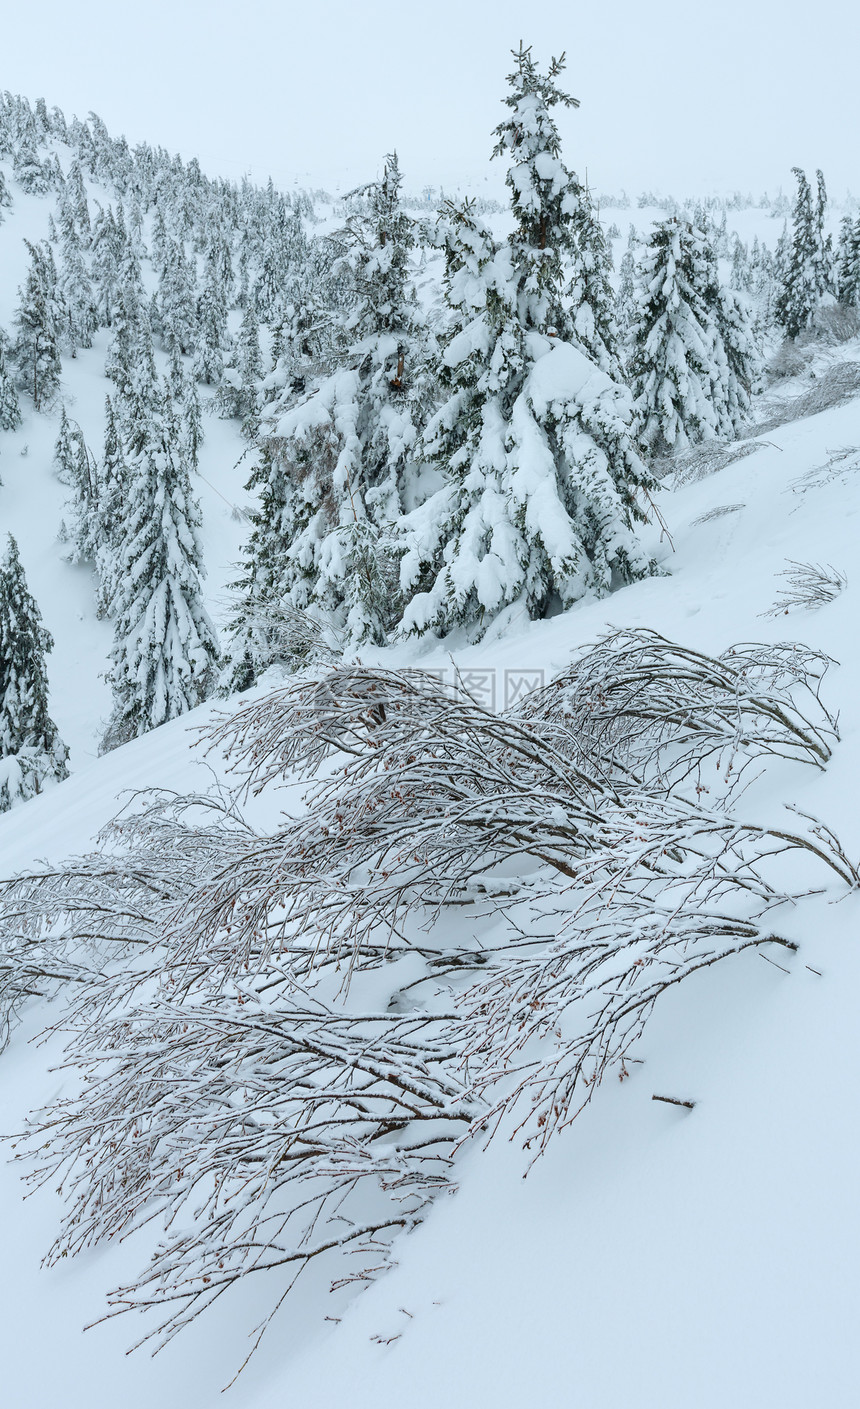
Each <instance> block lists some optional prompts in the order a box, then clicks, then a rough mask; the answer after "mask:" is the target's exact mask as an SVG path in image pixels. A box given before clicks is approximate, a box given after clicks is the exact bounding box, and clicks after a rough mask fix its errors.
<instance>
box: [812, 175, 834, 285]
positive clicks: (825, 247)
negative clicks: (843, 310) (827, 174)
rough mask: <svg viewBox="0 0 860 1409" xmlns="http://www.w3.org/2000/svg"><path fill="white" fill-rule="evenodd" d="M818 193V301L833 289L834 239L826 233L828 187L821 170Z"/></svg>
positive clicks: (816, 207)
mask: <svg viewBox="0 0 860 1409" xmlns="http://www.w3.org/2000/svg"><path fill="white" fill-rule="evenodd" d="M815 183H816V193H815V254H814V258H813V268H814V271H815V291H816V294H817V295H818V300H819V302H821V300H822V299H823V298H824V297H825V295H826V294H828V293H831V292H832V289H833V239H832V237H831V236H830V235H826V234H825V233H824V224H825V220H826V217H827V187H826V185H825V184H824V172H823V171H821V170H820V169H819V170H818V171H816V173H815Z"/></svg>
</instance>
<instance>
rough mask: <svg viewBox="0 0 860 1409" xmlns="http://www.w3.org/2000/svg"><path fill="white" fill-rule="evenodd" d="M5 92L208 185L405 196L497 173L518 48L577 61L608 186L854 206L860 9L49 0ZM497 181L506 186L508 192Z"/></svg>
mask: <svg viewBox="0 0 860 1409" xmlns="http://www.w3.org/2000/svg"><path fill="white" fill-rule="evenodd" d="M4 10H5V13H4V17H3V26H2V30H3V33H2V48H1V49H0V84H2V85H3V86H4V87H7V88H9V89H10V90H11V91H13V92H20V93H24V94H26V95H27V97H29V98H31V99H33V98H36V97H39V96H44V97H45V98H46V99H47V101H48V104H49V106H51V105H53V104H55V103H56V104H58V105H59V106H60V107H62V108H63V110H64V111H65V112H66V115H67V116H71V114H72V113H73V112H77V113H78V115H79V116H81V117H83V116H85V115H86V113H87V112H88V111H89V110H90V109H93V110H95V111H96V112H98V113H99V114H100V115H101V116H102V117H103V118H104V120H105V121H106V122H107V124H108V127H109V128H110V129H111V131H113V132H116V133H120V132H125V134H126V135H127V136H128V138H129V140H130V141H132V142H136V141H148V142H151V143H153V144H160V145H163V146H166V147H168V148H169V149H170V150H171V151H177V150H178V151H180V152H182V154H183V155H184V156H186V157H190V156H193V155H198V156H199V157H200V159H201V162H202V164H203V166H204V168H205V169H206V170H207V171H209V172H211V173H212V174H223V175H225V176H234V177H238V176H240V175H241V174H242V172H243V171H250V172H252V174H253V175H254V176H255V177H257V178H260V179H265V177H266V176H267V175H269V174H271V175H272V176H273V177H274V178H275V180H276V182H278V183H286V182H289V181H292V180H293V179H294V178H295V177H298V178H299V180H300V181H302V182H305V181H307V180H308V179H312V180H314V181H316V182H319V183H320V184H323V183H325V184H334V183H335V182H336V181H341V182H345V183H357V182H358V181H360V180H364V179H368V178H370V177H372V176H373V175H374V173H375V172H376V171H377V170H378V168H379V165H380V158H381V156H382V155H383V153H384V152H386V151H388V150H390V149H391V148H392V147H395V146H396V148H397V150H398V152H399V153H400V158H401V165H402V167H403V169H404V173H405V175H406V178H407V184H408V185H409V186H410V187H415V188H418V187H420V186H422V185H424V184H425V183H429V184H433V185H438V184H439V183H440V182H445V183H448V184H449V185H450V184H452V183H453V182H455V181H460V180H462V179H463V178H466V177H472V178H473V179H477V180H482V179H483V177H484V175H485V174H487V175H490V178H491V183H492V184H495V180H497V179H498V175H497V173H494V172H493V171H492V169H491V168H490V167H489V165H488V158H489V153H490V149H491V146H492V139H491V136H490V133H491V130H492V128H493V127H494V126H495V125H496V123H497V122H498V121H499V120H500V117H501V114H502V109H501V106H500V100H501V98H502V97H503V95H504V91H505V83H504V77H505V74H506V73H508V71H509V69H510V66H511V60H510V50H511V49H512V48H513V47H515V46H516V45H517V44H518V42H519V40H520V39H521V38H522V39H523V40H524V41H525V42H526V43H530V44H531V45H532V46H533V50H534V53H535V55H536V57H537V58H538V59H539V60H540V61H541V62H544V61H545V60H548V58H549V57H550V55H551V54H558V53H560V52H561V51H562V50H564V51H566V53H567V60H568V69H567V86H568V89H569V91H570V92H572V93H573V94H574V95H575V96H576V97H578V98H579V99H580V100H581V103H582V106H581V108H580V110H579V111H578V112H575V113H570V114H566V115H564V116H563V118H562V119H561V126H562V131H563V135H564V139H565V149H564V155H565V158H566V160H567V162H568V165H569V166H571V167H573V169H574V170H576V171H577V172H578V173H579V174H580V176H582V175H584V174H585V172H586V169H587V172H588V177H589V181H590V184H591V185H592V186H593V187H595V188H597V189H598V190H607V191H608V190H615V189H617V188H619V187H620V186H622V185H623V186H626V187H627V188H628V189H629V190H630V191H631V192H635V191H638V190H640V189H642V188H643V187H645V186H649V187H654V188H655V189H656V188H659V189H662V190H663V191H664V192H667V191H671V192H674V193H676V194H679V195H682V194H685V193H688V192H689V193H693V192H696V193H700V192H707V191H709V190H713V189H721V190H726V189H732V188H734V187H742V188H745V189H746V188H752V189H753V190H755V191H757V192H758V191H761V190H763V189H765V188H768V189H770V190H771V191H775V190H776V188H777V187H778V186H780V185H782V186H783V187H785V188H791V187H792V185H793V183H792V178H791V174H790V170H791V167H792V166H793V165H801V166H804V167H806V168H808V169H809V170H810V171H812V170H814V168H815V167H816V166H822V167H823V168H824V172H825V176H826V177H827V179H828V184H829V186H830V189H831V191H832V192H833V193H834V194H835V195H840V196H841V195H842V194H843V193H844V191H845V188H846V187H847V186H850V187H851V188H852V189H853V190H854V191H855V193H858V194H860V171H858V167H860V148H858V140H857V134H858V129H860V82H858V73H857V53H858V39H860V21H858V19H857V7H856V5H855V4H853V3H851V0H806V3H804V4H801V3H798V0H717V3H716V4H715V5H713V6H705V5H703V4H702V3H701V0H600V3H595V4H589V5H584V4H581V3H576V0H541V3H539V4H534V3H528V2H527V0H523V2H522V3H517V4H515V3H513V0H425V3H421V0H384V3H383V0H355V3H347V0H303V3H296V0H229V2H228V0H207V3H205V4H203V3H200V0H148V3H147V4H146V5H145V6H138V5H133V6H126V5H123V4H122V3H121V0H75V3H70V0H39V3H38V4H37V5H35V4H34V5H32V6H28V7H26V8H25V7H24V6H23V5H15V6H14V8H13V6H11V5H9V6H6V7H4ZM494 178H495V180H494Z"/></svg>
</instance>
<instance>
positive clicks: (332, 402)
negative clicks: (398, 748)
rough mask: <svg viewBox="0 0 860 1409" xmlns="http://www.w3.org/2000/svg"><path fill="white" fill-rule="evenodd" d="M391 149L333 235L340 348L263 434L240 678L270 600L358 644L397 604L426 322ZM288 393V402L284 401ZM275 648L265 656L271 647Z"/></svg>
mask: <svg viewBox="0 0 860 1409" xmlns="http://www.w3.org/2000/svg"><path fill="white" fill-rule="evenodd" d="M401 182H402V178H401V174H400V169H399V166H398V164H397V158H396V155H393V154H392V155H390V156H388V157H387V158H386V162H385V167H384V169H383V174H382V177H381V178H380V180H379V181H376V182H373V183H372V184H371V185H369V186H366V187H363V188H362V189H361V190H360V191H357V192H354V193H352V212H351V214H350V216H349V219H348V221H347V224H346V226H345V227H344V229H343V230H341V231H340V232H339V234H338V235H337V236H336V237H335V239H336V247H337V250H338V254H337V259H336V261H335V265H334V270H335V275H336V277H337V278H338V279H339V280H340V281H342V283H343V284H344V285H346V286H347V287H348V288H349V289H350V290H351V294H352V298H351V307H350V308H349V311H348V312H347V313H345V315H344V316H343V317H342V319H341V333H342V336H343V339H344V343H345V351H343V352H342V354H341V364H340V366H339V367H338V369H337V370H336V371H334V372H333V373H331V374H330V375H327V376H325V375H324V376H322V377H321V378H318V379H317V381H316V383H315V385H313V386H312V388H311V390H310V391H309V392H308V393H306V394H305V395H304V396H302V397H301V399H300V400H299V401H298V402H297V403H296V402H295V390H294V388H293V386H288V387H287V389H286V393H285V398H284V402H282V403H281V405H284V403H285V410H284V411H283V413H282V414H279V413H278V409H276V411H275V414H274V415H273V417H272V420H271V423H269V424H268V425H267V430H266V434H265V435H264V437H263V443H262V453H261V456H260V460H259V463H258V465H257V468H256V469H255V471H254V473H253V475H252V478H251V481H250V486H249V487H250V488H252V489H255V490H257V492H258V493H259V496H260V504H259V508H258V509H257V510H256V512H255V513H254V515H253V518H252V522H253V527H252V533H251V538H250V542H249V544H248V548H247V550H246V553H245V563H244V569H245V570H244V574H243V577H242V578H241V579H240V581H239V582H238V583H237V584H236V585H237V587H238V588H239V590H240V592H241V597H240V600H239V606H238V609H237V613H236V616H235V619H234V642H235V645H234V656H235V659H236V660H237V661H238V662H240V664H239V666H238V671H239V674H238V675H237V676H236V677H235V678H236V679H237V681H238V680H242V681H243V682H245V683H248V682H249V678H250V677H251V676H252V675H253V673H254V672H255V671H258V670H259V669H261V668H263V667H264V665H265V664H266V663H268V662H267V658H266V657H267V652H268V650H269V647H268V646H267V644H266V641H265V632H263V633H262V635H261V630H260V622H261V620H265V619H268V618H269V617H270V616H271V613H272V610H273V609H274V608H275V607H276V606H278V605H282V606H287V607H290V608H298V609H305V608H307V607H310V606H313V607H314V608H315V609H316V610H318V611H319V612H320V613H322V614H323V616H324V617H325V618H326V620H327V621H328V622H330V623H331V624H332V625H333V627H334V628H335V629H336V630H337V631H338V632H342V633H343V637H344V638H345V640H346V641H347V642H349V643H351V644H354V645H358V644H360V643H362V642H367V641H372V642H381V641H384V640H385V639H386V636H387V633H388V631H389V630H390V629H391V627H392V626H393V625H394V623H395V622H396V620H397V616H398V610H397V607H398V601H397V574H396V566H395V554H394V546H393V541H392V536H391V535H392V530H393V525H394V523H395V522H396V520H397V519H398V518H399V517H400V515H401V514H402V512H403V510H404V509H405V508H408V507H411V505H410V502H409V493H410V487H409V482H410V476H411V471H412V462H413V455H414V447H415V443H416V440H417V436H418V423H419V421H420V418H421V416H422V414H423V406H424V402H425V400H426V395H427V376H426V367H425V359H424V354H423V348H424V333H423V330H422V328H421V325H420V323H419V321H418V316H417V307H416V300H415V295H414V292H413V291H412V289H411V287H410V282H409V252H410V250H411V248H412V245H413V242H414V231H413V223H412V221H411V220H410V219H409V217H408V216H406V214H405V213H404V212H403V210H402V208H401V205H400V187H401ZM291 403H295V404H291ZM269 658H271V657H269Z"/></svg>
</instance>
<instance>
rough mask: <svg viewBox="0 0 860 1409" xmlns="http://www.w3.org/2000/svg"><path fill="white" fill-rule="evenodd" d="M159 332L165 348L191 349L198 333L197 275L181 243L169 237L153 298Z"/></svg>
mask: <svg viewBox="0 0 860 1409" xmlns="http://www.w3.org/2000/svg"><path fill="white" fill-rule="evenodd" d="M155 305H156V308H157V313H158V331H159V333H160V334H161V340H162V342H163V344H164V346H165V348H166V349H167V350H168V352H170V351H171V350H172V349H173V347H177V348H178V350H179V351H180V352H182V353H188V352H191V351H192V350H193V348H194V343H195V339H196V334H197V276H196V271H195V268H194V265H193V264H192V263H191V262H190V261H189V259H188V257H187V255H186V253H185V248H184V245H183V244H182V243H181V242H180V241H178V240H170V241H169V242H168V244H167V248H166V250H165V257H164V263H163V264H162V266H161V268H160V270H159V278H158V293H157V296H156V300H155Z"/></svg>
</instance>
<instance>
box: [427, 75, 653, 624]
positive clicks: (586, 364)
mask: <svg viewBox="0 0 860 1409" xmlns="http://www.w3.org/2000/svg"><path fill="white" fill-rule="evenodd" d="M515 58H516V68H515V70H514V72H513V73H512V74H511V75H510V78H509V82H510V84H511V90H512V91H511V94H510V96H509V97H508V98H507V100H506V101H507V104H508V107H509V108H510V109H511V112H510V116H509V118H508V119H507V120H506V121H505V122H503V123H502V124H501V126H500V127H499V128H498V129H497V133H496V135H497V138H498V142H497V145H496V148H495V154H496V155H501V156H504V157H506V158H507V159H508V162H509V169H508V173H507V178H506V179H507V184H508V188H509V190H510V192H511V198H512V206H513V214H514V218H515V222H516V224H515V229H514V231H513V233H512V234H511V236H510V237H509V238H508V239H507V240H506V241H504V242H503V243H502V244H497V243H496V241H495V240H494V239H493V237H492V235H491V233H490V231H489V229H488V228H487V227H486V226H485V225H484V223H483V222H482V221H481V220H480V218H479V217H478V216H477V215H476V213H475V211H474V209H473V208H471V207H469V206H468V205H467V206H466V207H464V208H463V209H460V210H457V209H455V208H453V207H449V209H448V212H447V220H446V221H445V224H444V226H443V240H444V244H445V248H446V255H447V268H446V274H445V289H446V297H447V302H448V304H449V307H450V310H451V329H450V334H449V336H448V337H447V340H446V342H445V345H444V348H443V353H442V373H441V375H442V380H443V383H444V385H445V387H446V390H447V393H448V396H447V400H446V401H445V403H444V405H443V406H442V408H441V409H440V410H439V411H438V412H437V413H436V415H435V416H433V417H432V419H431V420H430V422H429V425H428V426H427V429H426V431H425V433H424V437H423V455H424V457H425V458H426V459H427V460H428V461H431V462H435V463H436V464H437V465H438V466H439V467H440V468H441V469H442V471H443V473H444V474H445V477H446V483H445V484H444V486H443V487H442V488H441V489H440V490H439V491H438V492H437V493H436V494H435V495H433V496H432V497H431V498H430V499H429V500H428V501H427V502H426V503H425V504H423V505H421V506H419V507H418V508H416V509H415V510H414V511H413V512H412V513H411V514H410V515H408V517H407V518H406V519H405V520H404V522H403V533H404V536H405V539H406V544H407V551H406V553H405V556H404V558H403V561H402V564H401V587H402V590H403V591H404V594H407V595H411V594H412V593H415V592H416V589H418V590H417V595H415V596H413V598H412V600H411V602H410V603H409V605H408V607H407V609H406V612H405V615H404V618H403V623H404V628H405V629H406V630H407V631H412V632H422V631H426V630H430V629H433V630H436V631H439V632H447V631H449V630H450V629H452V628H453V627H455V626H461V625H462V626H465V627H467V628H468V629H469V630H470V631H471V632H472V633H473V634H474V633H480V632H483V631H485V630H486V629H487V627H488V626H489V625H490V624H491V623H492V622H493V621H494V620H495V619H496V618H498V617H499V615H500V613H502V612H504V611H505V610H506V609H513V608H514V607H518V608H520V609H522V610H523V611H525V612H526V613H528V615H530V616H532V617H539V616H543V615H545V614H546V613H547V612H549V611H552V610H554V609H557V608H559V607H562V608H565V607H568V606H570V605H571V604H572V603H573V602H575V601H577V600H579V599H580V598H581V597H583V596H585V595H586V594H588V593H592V592H594V593H597V594H600V595H602V594H604V593H606V592H608V591H609V590H610V589H611V587H612V586H613V585H615V584H620V583H623V582H630V581H632V580H634V579H636V578H639V577H642V576H645V575H647V574H648V573H650V572H653V571H654V564H653V563H652V562H651V561H650V560H649V559H648V557H647V555H646V554H645V552H644V550H643V549H642V547H641V545H640V543H639V541H638V539H637V536H636V533H635V531H634V527H633V524H634V520H636V519H644V517H645V514H644V505H643V504H642V503H640V502H639V499H638V495H639V493H640V492H643V491H644V492H646V493H647V490H648V488H649V486H650V483H651V481H650V478H649V475H648V472H647V470H646V468H645V466H644V464H643V463H642V461H641V460H640V459H639V457H638V456H637V454H636V452H635V449H634V447H633V443H632V440H631V435H630V425H631V420H632V413H633V407H632V400H631V397H630V393H629V391H628V390H627V388H626V387H624V386H623V385H621V384H620V383H619V382H616V381H613V380H612V378H611V377H609V376H608V375H607V374H606V372H604V371H602V370H601V369H600V367H599V366H598V365H597V363H596V360H592V357H590V356H589V355H588V353H589V351H590V352H591V353H592V355H593V357H594V358H595V359H597V358H601V359H602V356H603V354H602V353H601V351H600V344H602V345H603V347H604V349H605V348H606V344H605V341H604V340H603V338H602V336H599V337H597V338H595V341H593V342H591V343H590V345H589V346H588V350H586V344H587V343H588V340H587V339H585V338H584V334H583V318H582V308H581V307H580V308H579V309H577V308H571V307H570V306H569V304H568V303H567V301H566V292H567V291H568V290H569V289H570V288H571V287H573V286H575V285H576V281H577V278H578V275H577V274H576V267H577V260H578V259H579V258H580V250H581V247H580V243H579V241H580V237H581V228H582V226H581V219H582V192H581V188H580V187H579V185H578V183H577V182H576V179H575V178H574V177H571V176H570V174H569V173H568V172H567V170H566V168H565V167H564V165H563V164H562V162H561V160H560V156H559V137H558V131H557V128H556V125H555V122H554V120H553V117H552V109H553V108H554V107H555V106H556V105H558V104H561V105H565V106H566V105H570V104H571V103H572V102H573V100H572V99H570V98H569V97H568V95H567V94H565V93H563V92H562V90H561V89H560V88H559V87H558V84H557V78H558V76H559V74H560V72H561V69H562V66H563V61H562V60H559V61H555V60H554V61H553V63H552V64H551V66H550V69H549V72H548V73H547V74H546V75H544V74H542V73H540V72H539V71H538V69H537V67H536V65H535V63H534V60H533V59H532V56H531V52H530V50H528V49H522V48H521V49H520V51H519V52H518V53H517V54H515ZM580 287H582V288H585V287H587V284H586V283H585V282H582V281H581V283H580ZM588 321H589V327H590V329H591V331H592V333H599V320H597V319H596V318H595V319H593V320H588Z"/></svg>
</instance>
